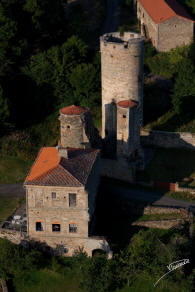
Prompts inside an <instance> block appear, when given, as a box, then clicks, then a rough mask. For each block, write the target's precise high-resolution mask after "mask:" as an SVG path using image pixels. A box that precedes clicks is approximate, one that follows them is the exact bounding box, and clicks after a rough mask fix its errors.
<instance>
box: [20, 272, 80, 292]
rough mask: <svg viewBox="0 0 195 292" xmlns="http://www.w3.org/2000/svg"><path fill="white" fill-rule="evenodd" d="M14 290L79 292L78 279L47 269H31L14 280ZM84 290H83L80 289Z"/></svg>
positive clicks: (28, 291) (27, 291)
mask: <svg viewBox="0 0 195 292" xmlns="http://www.w3.org/2000/svg"><path fill="white" fill-rule="evenodd" d="M14 288H15V291H16V292H21V291H25V292H43V291H45V292H56V291H58V292H79V291H81V290H80V289H79V287H78V281H77V279H76V278H75V277H74V276H73V275H69V274H68V275H62V274H59V273H56V272H53V271H49V270H46V269H45V270H39V271H33V272H31V273H26V274H24V275H21V277H19V278H16V279H15V281H14ZM82 291H84V290H82Z"/></svg>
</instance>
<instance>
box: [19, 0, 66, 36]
mask: <svg viewBox="0 0 195 292" xmlns="http://www.w3.org/2000/svg"><path fill="white" fill-rule="evenodd" d="M65 4H66V1H65V0H64V1H63V0H55V1H53V0H26V1H25V4H24V10H25V11H27V12H29V13H30V14H31V17H32V22H33V24H34V26H35V28H36V29H37V30H39V31H41V32H49V33H52V32H56V29H57V28H58V27H60V24H62V22H63V21H64V17H65V15H64V6H65Z"/></svg>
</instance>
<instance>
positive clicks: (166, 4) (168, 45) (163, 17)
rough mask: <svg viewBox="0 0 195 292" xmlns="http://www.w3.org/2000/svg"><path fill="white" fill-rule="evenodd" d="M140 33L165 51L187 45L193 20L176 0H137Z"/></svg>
mask: <svg viewBox="0 0 195 292" xmlns="http://www.w3.org/2000/svg"><path fill="white" fill-rule="evenodd" d="M135 5H137V17H138V20H139V22H140V26H141V34H142V35H144V36H145V37H146V38H149V39H151V41H152V44H153V46H154V47H155V48H156V49H157V50H158V51H160V52H166V51H169V50H171V49H174V48H176V47H179V46H182V45H188V44H190V43H191V42H192V40H193V37H194V21H193V19H192V18H191V17H190V15H189V14H188V13H187V12H186V11H185V9H184V8H183V7H182V6H181V5H180V4H179V3H177V1H176V0H137V1H135Z"/></svg>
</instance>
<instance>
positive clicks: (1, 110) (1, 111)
mask: <svg viewBox="0 0 195 292" xmlns="http://www.w3.org/2000/svg"><path fill="white" fill-rule="evenodd" d="M8 116H9V109H8V102H7V99H6V98H5V96H4V94H3V89H2V87H1V86H0V122H1V124H2V123H4V122H5V121H6V119H7V118H8Z"/></svg>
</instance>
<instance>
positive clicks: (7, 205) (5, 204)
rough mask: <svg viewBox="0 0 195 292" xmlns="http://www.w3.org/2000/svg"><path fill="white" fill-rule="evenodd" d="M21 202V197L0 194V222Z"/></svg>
mask: <svg viewBox="0 0 195 292" xmlns="http://www.w3.org/2000/svg"><path fill="white" fill-rule="evenodd" d="M22 203H24V199H23V198H19V197H14V196H13V197H12V196H10V197H7V196H0V223H1V222H3V221H4V220H6V219H7V218H8V217H9V216H11V215H12V214H13V213H14V211H15V210H16V209H17V208H18V207H19V206H20V205H21V204H22Z"/></svg>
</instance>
